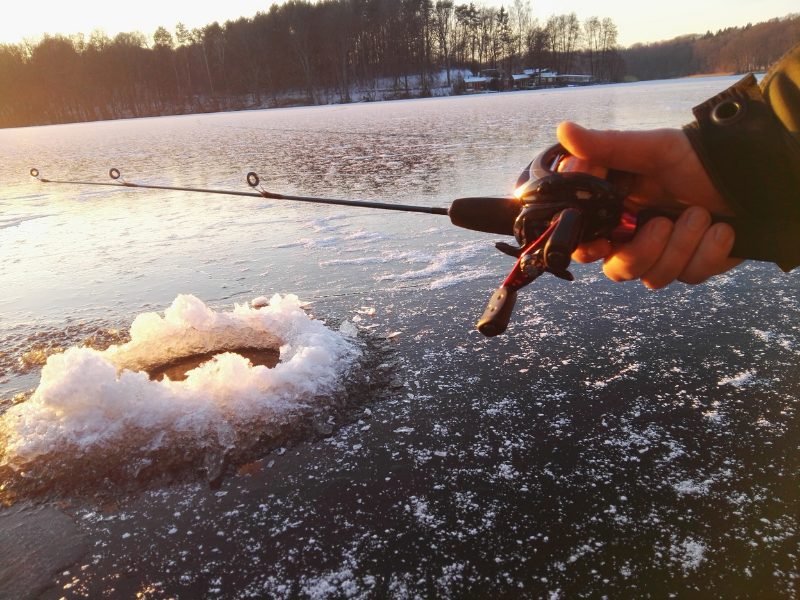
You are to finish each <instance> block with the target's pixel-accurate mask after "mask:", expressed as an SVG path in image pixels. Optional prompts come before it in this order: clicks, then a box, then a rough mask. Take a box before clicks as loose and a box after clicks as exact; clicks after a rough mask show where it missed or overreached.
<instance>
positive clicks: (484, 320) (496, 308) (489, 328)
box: [478, 286, 517, 337]
mask: <svg viewBox="0 0 800 600" xmlns="http://www.w3.org/2000/svg"><path fill="white" fill-rule="evenodd" d="M516 302H517V290H516V289H514V288H510V287H507V286H501V287H499V288H497V290H495V292H494V294H492V297H491V298H490V299H489V303H488V304H487V305H486V310H484V311H483V315H481V318H480V319H478V331H480V332H481V333H482V334H483V335H485V336H486V337H494V336H496V335H500V334H501V333H503V332H504V331H505V330H506V328H507V327H508V322H509V321H510V320H511V312H512V311H513V310H514V304H515V303H516Z"/></svg>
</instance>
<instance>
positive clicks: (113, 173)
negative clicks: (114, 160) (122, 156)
mask: <svg viewBox="0 0 800 600" xmlns="http://www.w3.org/2000/svg"><path fill="white" fill-rule="evenodd" d="M108 176H109V177H111V179H113V180H114V181H116V180H117V179H119V178H120V177H122V173H120V172H119V169H117V168H116V167H112V168H111V169H109V170H108Z"/></svg>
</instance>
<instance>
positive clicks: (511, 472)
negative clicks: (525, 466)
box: [497, 463, 519, 479]
mask: <svg viewBox="0 0 800 600" xmlns="http://www.w3.org/2000/svg"><path fill="white" fill-rule="evenodd" d="M497 474H498V475H499V476H500V477H502V478H503V479H516V478H517V477H519V471H517V470H516V469H515V468H514V467H512V466H511V465H510V464H508V463H503V464H501V465H500V466H499V467H498V468H497Z"/></svg>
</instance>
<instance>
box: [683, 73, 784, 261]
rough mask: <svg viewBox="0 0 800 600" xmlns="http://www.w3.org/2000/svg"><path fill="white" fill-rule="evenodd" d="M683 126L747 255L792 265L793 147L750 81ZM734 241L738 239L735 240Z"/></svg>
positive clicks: (702, 106) (751, 78) (713, 101)
mask: <svg viewBox="0 0 800 600" xmlns="http://www.w3.org/2000/svg"><path fill="white" fill-rule="evenodd" d="M693 113H694V116H695V119H696V121H695V122H694V123H691V124H689V125H687V126H685V127H684V131H685V133H686V135H687V137H688V138H689V141H690V142H691V144H692V147H693V148H694V150H695V152H696V153H697V156H698V157H699V159H700V161H701V162H702V164H703V166H704V168H705V169H706V171H707V173H708V175H709V177H710V178H711V180H712V182H713V183H714V185H715V187H716V188H717V190H718V191H719V192H720V193H721V194H722V196H723V197H724V198H725V200H726V201H727V202H728V204H729V205H730V206H731V207H732V208H733V209H734V211H735V213H736V216H737V221H738V222H739V225H738V226H737V231H736V234H737V240H738V242H739V243H737V246H738V247H739V249H740V250H741V249H742V248H741V245H742V243H743V242H745V241H746V242H747V243H746V245H747V246H749V247H748V248H745V249H744V250H745V253H746V254H747V256H742V252H740V253H739V254H738V256H740V257H742V258H755V259H758V260H770V261H773V262H777V263H778V264H779V265H780V266H781V267H782V268H784V269H785V270H788V269H791V268H794V267H796V266H798V265H800V143H798V141H797V140H796V139H795V138H794V136H793V135H792V134H791V133H790V132H789V131H787V130H786V128H785V127H784V126H783V124H782V123H781V121H780V120H779V119H778V118H777V117H776V116H775V114H774V113H773V111H772V110H771V108H770V107H769V105H768V104H767V103H766V101H765V100H764V97H763V96H762V93H761V90H760V89H759V87H758V83H757V82H756V79H755V77H754V76H753V75H748V76H747V77H745V78H744V79H742V80H740V81H739V82H737V83H736V84H734V85H733V86H731V87H730V88H728V89H727V90H725V91H723V92H721V93H719V94H717V95H716V96H714V97H713V98H710V99H709V100H706V101H705V102H703V103H702V104H699V105H698V106H696V107H695V108H694V109H693ZM740 238H741V239H740Z"/></svg>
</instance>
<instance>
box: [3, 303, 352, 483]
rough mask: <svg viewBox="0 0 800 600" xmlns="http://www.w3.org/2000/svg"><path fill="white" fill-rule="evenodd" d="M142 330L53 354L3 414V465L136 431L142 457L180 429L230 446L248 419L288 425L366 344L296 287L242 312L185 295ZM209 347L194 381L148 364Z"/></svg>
mask: <svg viewBox="0 0 800 600" xmlns="http://www.w3.org/2000/svg"><path fill="white" fill-rule="evenodd" d="M130 333H131V341H130V342H129V343H127V344H124V345H119V346H111V347H110V348H108V349H107V350H105V351H102V352H101V351H98V350H94V349H91V348H78V347H72V348H69V349H68V350H67V351H65V352H64V353H63V354H57V355H53V356H51V357H49V359H48V360H47V363H46V365H45V366H44V368H43V369H42V376H41V381H40V383H39V386H38V388H37V389H36V391H35V392H34V394H33V396H32V397H31V398H30V399H29V400H28V401H26V402H24V403H21V404H19V405H16V406H14V407H12V408H11V409H9V410H8V411H7V412H6V413H5V414H4V415H3V416H2V418H0V440H2V441H3V447H4V450H3V451H2V453H0V467H11V468H12V469H20V468H23V467H24V466H25V465H27V464H29V463H31V461H34V460H36V459H37V458H39V457H46V456H56V455H58V454H61V453H72V454H76V455H79V454H82V453H87V452H94V453H95V456H94V457H95V458H98V457H99V456H101V455H102V449H103V448H110V447H116V448H117V449H118V448H119V447H120V446H126V445H129V444H130V443H131V440H132V439H136V440H137V442H138V444H140V447H139V448H131V449H130V451H131V452H132V454H133V455H134V456H135V455H136V454H138V453H140V450H141V449H142V448H144V449H147V450H153V449H157V448H161V449H163V448H164V447H165V446H168V444H169V443H177V441H178V440H179V441H180V443H181V444H182V445H184V446H186V445H188V446H190V447H192V446H195V447H205V446H210V445H219V446H221V447H222V448H230V447H232V445H234V444H235V440H236V439H237V437H239V435H240V434H241V430H242V429H243V428H252V427H262V428H263V427H264V426H267V425H269V424H270V423H280V424H285V423H286V422H287V421H290V420H291V417H290V416H291V414H292V413H293V412H294V411H297V410H298V409H300V408H302V407H304V406H308V404H309V403H312V402H313V401H314V399H315V398H316V397H318V396H320V395H323V394H326V393H328V392H330V391H331V390H332V389H334V388H335V387H336V386H337V383H339V381H340V379H341V377H342V376H343V374H344V373H345V372H346V371H347V369H348V367H349V366H350V365H351V364H352V362H353V361H354V360H355V358H356V357H357V356H358V354H359V351H358V349H357V347H356V346H355V344H354V343H353V342H352V341H351V340H349V339H348V338H347V337H346V336H344V335H342V334H341V333H339V332H335V331H332V330H331V329H329V328H327V327H326V326H325V325H324V324H323V323H322V322H320V321H318V320H314V319H313V318H311V317H309V316H308V315H307V314H306V313H305V312H304V311H303V310H302V308H301V303H300V301H299V300H298V298H297V297H296V296H294V295H287V296H280V295H275V296H273V297H272V298H271V299H270V300H269V302H268V304H266V305H265V306H263V308H252V307H250V306H247V305H236V306H235V307H234V309H233V311H231V312H217V311H214V310H212V309H211V308H209V307H208V306H206V305H205V304H204V303H203V302H202V301H200V300H199V299H198V298H196V297H194V296H190V295H179V296H178V297H177V298H175V300H174V301H173V303H172V305H171V306H170V307H169V308H167V310H166V311H165V312H164V314H163V316H162V315H159V314H157V313H145V314H141V315H139V316H138V317H137V318H136V319H135V320H134V322H133V324H132V326H131V329H130ZM237 347H239V348H244V347H248V348H262V349H267V348H274V349H278V348H279V349H280V362H279V363H278V364H277V365H276V366H275V367H274V368H271V369H270V368H267V367H265V366H258V365H257V366H253V365H252V364H251V363H250V362H249V361H248V360H247V359H246V358H244V357H242V356H240V355H238V354H236V353H233V352H228V351H227V350H230V349H233V348H237ZM206 352H220V353H219V354H217V355H216V356H215V357H214V358H213V359H212V360H210V361H209V362H206V363H204V364H202V365H200V366H199V367H197V368H195V369H194V370H191V371H189V372H188V374H187V378H186V380H184V381H170V380H169V379H168V378H165V379H164V380H163V381H153V380H151V379H150V378H149V377H148V374H147V373H146V372H145V369H147V368H151V367H153V366H156V365H159V364H165V363H169V362H170V361H172V360H175V359H176V358H179V357H183V356H187V355H191V354H195V353H206ZM134 432H135V435H133V434H134ZM169 440H172V442H170V441H169ZM98 452H99V453H100V454H97V453H98Z"/></svg>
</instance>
